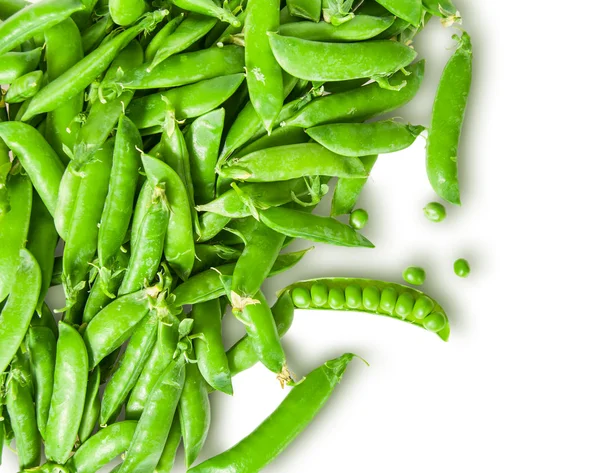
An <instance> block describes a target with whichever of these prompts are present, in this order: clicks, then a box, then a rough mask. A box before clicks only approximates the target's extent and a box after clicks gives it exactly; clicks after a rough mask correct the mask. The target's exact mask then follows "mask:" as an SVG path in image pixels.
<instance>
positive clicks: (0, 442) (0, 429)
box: [0, 405, 6, 465]
mask: <svg viewBox="0 0 600 473" xmlns="http://www.w3.org/2000/svg"><path fill="white" fill-rule="evenodd" d="M3 411H4V409H3V406H2V405H0V417H1V418H2V420H1V421H0V458H2V454H3V453H4V437H5V431H6V429H5V427H4V423H5V419H6V418H5V417H4V413H3ZM1 464H2V463H0V465H1Z"/></svg>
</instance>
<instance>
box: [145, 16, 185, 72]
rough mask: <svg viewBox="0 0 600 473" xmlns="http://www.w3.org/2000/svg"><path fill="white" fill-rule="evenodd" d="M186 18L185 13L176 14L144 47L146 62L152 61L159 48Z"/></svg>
mask: <svg viewBox="0 0 600 473" xmlns="http://www.w3.org/2000/svg"><path fill="white" fill-rule="evenodd" d="M184 19H185V14H184V13H181V14H179V15H175V16H174V17H173V18H172V19H170V20H169V21H168V22H167V24H166V25H164V26H163V27H162V28H160V29H159V30H158V32H156V33H155V34H154V36H153V37H152V39H151V40H150V42H149V43H148V44H147V45H146V47H145V49H144V62H152V60H153V59H154V56H156V53H157V52H158V50H159V49H160V48H161V47H162V46H163V45H164V44H165V41H168V38H169V37H170V36H171V34H173V32H174V31H175V30H176V29H177V27H178V26H179V25H180V24H181V22H182V21H183V20H184Z"/></svg>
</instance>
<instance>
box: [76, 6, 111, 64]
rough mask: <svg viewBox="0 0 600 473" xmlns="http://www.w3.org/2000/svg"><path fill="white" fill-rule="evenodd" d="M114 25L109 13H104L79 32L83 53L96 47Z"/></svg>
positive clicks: (87, 52)
mask: <svg viewBox="0 0 600 473" xmlns="http://www.w3.org/2000/svg"><path fill="white" fill-rule="evenodd" d="M114 26H115V22H114V21H113V19H112V17H111V16H110V15H104V16H102V17H100V18H99V19H98V21H96V22H95V23H94V24H92V25H91V26H90V27H88V28H86V29H85V31H83V32H82V33H81V45H82V47H83V52H84V53H85V54H89V53H91V52H92V51H93V50H94V49H97V48H98V47H99V46H100V44H101V43H102V41H104V39H105V38H106V37H107V36H108V35H109V33H110V32H111V31H112V29H113V28H114Z"/></svg>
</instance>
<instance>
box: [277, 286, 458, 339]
mask: <svg viewBox="0 0 600 473" xmlns="http://www.w3.org/2000/svg"><path fill="white" fill-rule="evenodd" d="M288 293H289V294H291V296H292V301H293V304H294V306H295V307H297V308H299V309H323V310H346V311H358V312H368V313H371V314H376V315H382V316H386V317H392V318H394V319H398V320H403V321H404V322H408V323H410V324H413V325H417V326H419V327H422V328H424V329H426V330H428V331H430V332H433V333H437V334H438V336H439V337H440V338H441V339H442V340H444V341H448V338H449V337H450V325H449V323H448V316H447V315H446V312H445V311H444V309H443V308H442V306H440V304H439V303H438V302H436V301H435V300H433V299H432V298H430V297H429V296H427V295H426V294H424V293H423V292H421V291H419V290H417V289H414V288H412V287H408V286H404V285H402V284H396V283H390V282H384V281H375V280H370V279H357V278H322V279H310V280H307V281H299V282H296V283H294V284H292V285H290V286H288V287H286V288H284V289H282V290H281V291H280V292H279V295H280V297H282V296H283V295H284V294H288Z"/></svg>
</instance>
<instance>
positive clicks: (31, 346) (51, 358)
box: [27, 326, 56, 438]
mask: <svg viewBox="0 0 600 473" xmlns="http://www.w3.org/2000/svg"><path fill="white" fill-rule="evenodd" d="M27 351H28V353H29V358H30V362H31V374H32V376H33V385H34V390H33V392H34V393H35V412H36V419H37V427H38V429H39V431H40V434H41V435H42V438H46V425H47V423H48V414H49V412H50V401H51V399H52V385H53V383H54V364H55V361H56V336H55V335H54V333H52V330H51V329H49V328H48V327H43V326H32V327H30V328H29V333H28V336H27Z"/></svg>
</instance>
